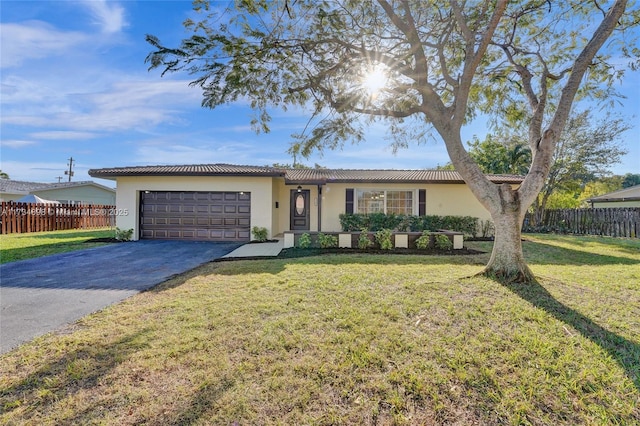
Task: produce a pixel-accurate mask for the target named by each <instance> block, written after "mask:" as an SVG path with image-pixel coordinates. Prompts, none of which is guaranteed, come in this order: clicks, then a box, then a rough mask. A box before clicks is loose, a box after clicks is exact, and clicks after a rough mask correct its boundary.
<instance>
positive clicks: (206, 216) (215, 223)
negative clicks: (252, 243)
mask: <svg viewBox="0 0 640 426" xmlns="http://www.w3.org/2000/svg"><path fill="white" fill-rule="evenodd" d="M140 198H141V199H140V211H141V213H140V214H141V219H140V228H141V238H148V239H172V240H201V241H249V240H250V238H251V227H250V226H251V194H250V193H248V192H193V191H145V192H142V193H141V197H140Z"/></svg>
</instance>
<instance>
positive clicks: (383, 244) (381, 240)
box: [376, 229, 393, 250]
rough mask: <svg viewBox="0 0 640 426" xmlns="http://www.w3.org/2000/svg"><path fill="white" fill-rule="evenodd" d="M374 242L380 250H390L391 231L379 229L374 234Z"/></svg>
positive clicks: (391, 244)
mask: <svg viewBox="0 0 640 426" xmlns="http://www.w3.org/2000/svg"><path fill="white" fill-rule="evenodd" d="M376 241H377V242H378V245H379V246H380V249H381V250H391V249H392V248H393V242H392V241H391V229H381V230H379V231H377V232H376Z"/></svg>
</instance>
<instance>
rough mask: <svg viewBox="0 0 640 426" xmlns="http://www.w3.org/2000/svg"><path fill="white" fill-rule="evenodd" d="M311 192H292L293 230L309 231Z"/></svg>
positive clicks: (293, 190)
mask: <svg viewBox="0 0 640 426" xmlns="http://www.w3.org/2000/svg"><path fill="white" fill-rule="evenodd" d="M309 194H310V192H309V190H308V189H302V190H300V191H298V190H296V189H292V190H291V230H292V231H308V230H309V222H310V220H309Z"/></svg>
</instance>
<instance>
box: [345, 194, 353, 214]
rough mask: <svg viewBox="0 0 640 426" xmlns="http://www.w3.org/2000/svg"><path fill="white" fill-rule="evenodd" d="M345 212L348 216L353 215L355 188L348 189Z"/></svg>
mask: <svg viewBox="0 0 640 426" xmlns="http://www.w3.org/2000/svg"><path fill="white" fill-rule="evenodd" d="M344 212H345V213H346V214H353V188H347V194H346V203H345V206H344Z"/></svg>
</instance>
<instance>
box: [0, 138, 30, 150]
mask: <svg viewBox="0 0 640 426" xmlns="http://www.w3.org/2000/svg"><path fill="white" fill-rule="evenodd" d="M35 144H36V142H35V141H25V140H17V139H13V140H6V139H5V140H3V141H2V146H3V147H5V148H24V147H25V146H30V145H35Z"/></svg>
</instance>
